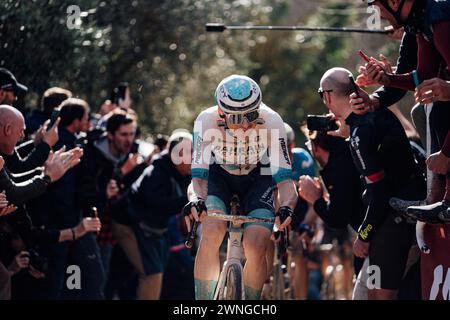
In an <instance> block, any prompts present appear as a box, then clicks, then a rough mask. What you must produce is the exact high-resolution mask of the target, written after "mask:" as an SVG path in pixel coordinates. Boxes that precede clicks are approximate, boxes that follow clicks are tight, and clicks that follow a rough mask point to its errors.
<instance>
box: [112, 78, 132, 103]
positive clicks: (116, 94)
mask: <svg viewBox="0 0 450 320" xmlns="http://www.w3.org/2000/svg"><path fill="white" fill-rule="evenodd" d="M127 89H128V83H126V82H122V83H120V84H119V85H118V86H117V87H116V88H114V90H113V92H112V94H111V102H113V103H115V104H117V105H120V103H121V102H123V101H125V98H126V92H127Z"/></svg>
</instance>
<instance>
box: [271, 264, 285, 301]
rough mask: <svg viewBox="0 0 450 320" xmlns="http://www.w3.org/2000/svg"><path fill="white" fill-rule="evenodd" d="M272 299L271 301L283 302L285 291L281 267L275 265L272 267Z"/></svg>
mask: <svg viewBox="0 0 450 320" xmlns="http://www.w3.org/2000/svg"><path fill="white" fill-rule="evenodd" d="M272 286H273V287H272V291H273V294H272V299H273V300H284V299H285V295H284V290H285V283H284V274H283V271H282V270H281V266H280V265H277V266H275V267H274V272H273V283H272Z"/></svg>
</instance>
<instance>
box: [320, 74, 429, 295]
mask: <svg viewBox="0 0 450 320" xmlns="http://www.w3.org/2000/svg"><path fill="white" fill-rule="evenodd" d="M350 76H352V75H351V73H350V72H349V71H348V70H346V69H343V68H333V69H330V70H328V71H327V72H326V73H325V74H324V75H323V77H322V79H321V81H320V85H321V88H320V89H319V93H320V95H321V97H322V99H323V101H324V103H325V104H326V106H327V107H328V109H329V110H330V111H331V112H333V113H334V114H335V116H336V118H337V119H338V120H339V122H340V123H341V126H343V125H345V124H346V125H348V126H349V130H350V133H351V136H350V148H351V152H352V158H353V161H354V163H355V165H356V167H357V169H358V171H359V172H360V174H361V175H362V176H363V179H364V182H365V187H366V191H365V196H364V198H365V201H366V202H367V204H368V207H367V212H366V215H365V217H364V220H363V222H362V224H361V225H360V227H359V229H358V238H357V240H356V241H355V243H354V246H353V251H354V253H355V255H356V256H359V257H361V258H365V257H367V256H368V257H369V262H370V265H375V266H378V267H379V269H378V270H379V274H380V287H379V288H374V289H371V290H369V293H368V296H369V299H388V300H392V299H396V298H397V291H398V288H399V285H400V281H401V279H402V276H403V273H404V271H405V267H406V262H407V258H408V252H409V249H410V247H411V242H412V239H413V238H414V231H415V230H414V227H413V225H410V224H407V222H406V220H405V219H403V218H401V217H400V216H399V215H398V214H397V212H395V211H393V210H392V209H390V207H389V203H388V201H389V198H390V197H392V196H396V197H400V198H402V199H407V200H412V199H420V198H421V197H424V196H425V192H424V191H425V190H426V189H425V181H424V177H423V174H422V172H420V169H419V168H418V167H417V166H416V164H415V161H414V157H413V154H412V151H411V148H410V145H409V142H408V139H407V137H406V134H405V131H404V130H403V128H402V126H401V124H400V122H399V120H398V119H397V118H396V117H395V115H394V114H393V113H392V112H391V111H389V110H388V109H380V110H378V111H376V112H371V113H367V114H365V115H356V114H355V113H352V109H351V106H350V103H349V98H348V97H349V95H350V94H351V93H352V92H353V91H354V88H353V87H352V85H351V81H350V80H349V77H350ZM344 121H345V124H344V123H343V122H344Z"/></svg>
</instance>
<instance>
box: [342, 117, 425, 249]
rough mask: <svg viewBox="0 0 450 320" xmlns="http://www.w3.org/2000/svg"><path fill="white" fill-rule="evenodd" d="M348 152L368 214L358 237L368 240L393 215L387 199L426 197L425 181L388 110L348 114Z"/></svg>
mask: <svg viewBox="0 0 450 320" xmlns="http://www.w3.org/2000/svg"><path fill="white" fill-rule="evenodd" d="M346 123H347V124H348V125H349V126H350V130H351V131H350V132H351V136H350V149H351V152H352V157H353V161H354V163H355V165H356V167H357V169H358V171H359V172H360V174H361V175H362V176H363V179H364V182H365V185H366V198H367V201H368V208H367V213H366V216H365V218H364V221H363V223H362V224H361V226H360V228H359V231H358V237H359V238H360V239H361V240H363V241H370V239H371V237H372V236H373V234H374V232H375V231H376V229H377V228H378V227H379V226H380V225H381V224H382V223H383V221H384V220H385V219H386V216H387V215H388V214H389V213H390V212H392V209H390V207H389V204H388V200H389V198H390V197H398V198H401V199H406V200H417V199H423V198H424V197H425V190H426V188H425V180H424V176H423V173H422V172H421V171H420V169H419V168H418V167H417V165H416V163H415V161H414V157H413V154H412V151H411V147H410V145H409V141H408V139H407V137H406V134H405V131H404V130H403V128H402V126H401V124H400V122H399V120H398V119H397V118H396V117H395V115H394V114H393V113H392V112H391V111H390V110H388V109H380V110H377V111H376V112H372V113H368V114H365V115H356V114H354V113H352V114H350V116H348V118H347V119H346Z"/></svg>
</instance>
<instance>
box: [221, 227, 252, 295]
mask: <svg viewBox="0 0 450 320" xmlns="http://www.w3.org/2000/svg"><path fill="white" fill-rule="evenodd" d="M228 234H229V238H228V245H227V260H226V261H225V262H224V264H223V268H222V272H221V273H220V277H219V282H218V283H217V290H216V292H215V293H214V300H218V299H219V297H223V293H224V290H225V285H226V283H225V282H226V278H227V274H228V269H229V268H230V267H231V266H233V265H236V266H237V267H238V269H239V272H240V274H241V277H240V279H241V286H240V288H241V291H242V293H241V297H242V300H245V290H244V273H243V271H244V270H243V267H242V257H243V255H242V250H243V246H242V236H243V232H242V229H241V226H240V225H234V226H230V227H229V230H228Z"/></svg>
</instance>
